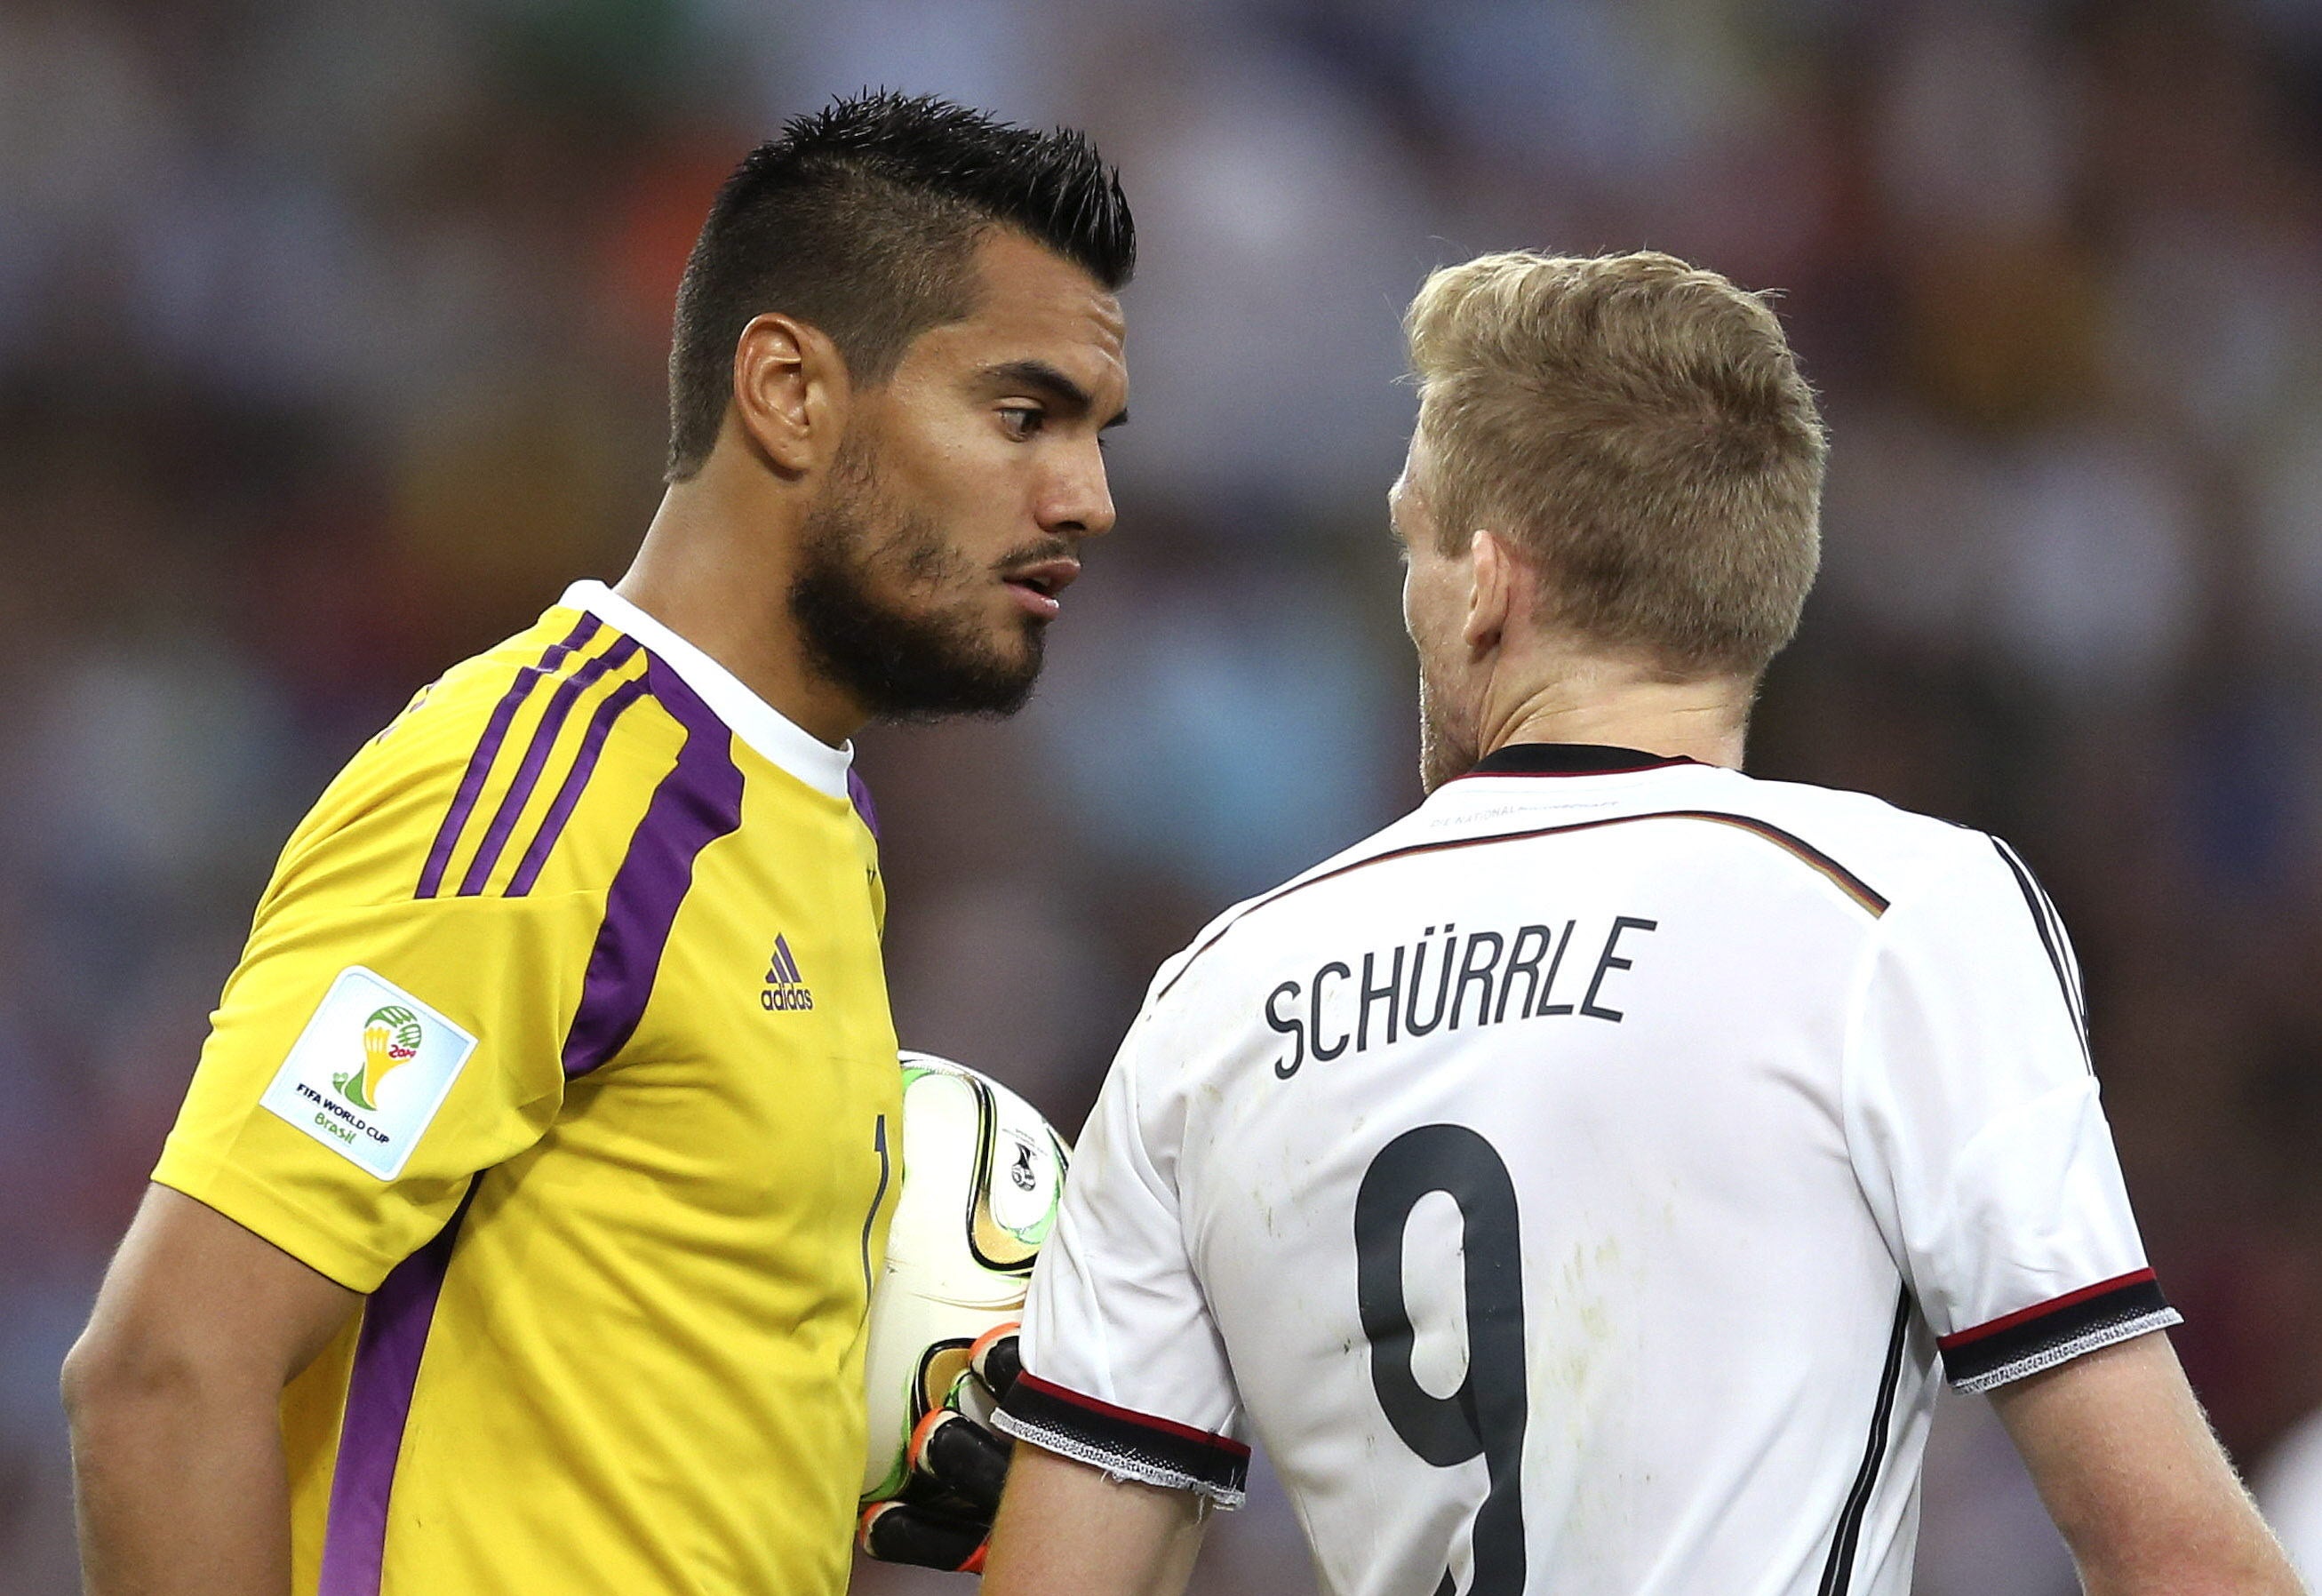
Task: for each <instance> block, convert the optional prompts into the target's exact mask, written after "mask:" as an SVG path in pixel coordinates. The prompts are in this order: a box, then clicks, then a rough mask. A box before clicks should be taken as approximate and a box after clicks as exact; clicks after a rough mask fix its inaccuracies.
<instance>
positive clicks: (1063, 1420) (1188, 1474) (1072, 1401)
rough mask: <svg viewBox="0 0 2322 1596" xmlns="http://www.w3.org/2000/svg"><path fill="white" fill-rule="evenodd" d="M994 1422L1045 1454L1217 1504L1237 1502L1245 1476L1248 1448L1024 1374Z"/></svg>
mask: <svg viewBox="0 0 2322 1596" xmlns="http://www.w3.org/2000/svg"><path fill="white" fill-rule="evenodd" d="M997 1422H998V1424H999V1427H1001V1429H1004V1430H1006V1431H1007V1432H1008V1433H1009V1434H1010V1435H1012V1436H1016V1437H1017V1438H1018V1439H1019V1440H1023V1441H1029V1442H1031V1443H1032V1444H1033V1445H1034V1446H1038V1447H1041V1448H1042V1449H1044V1450H1046V1451H1049V1452H1054V1453H1056V1454H1059V1455H1062V1456H1065V1457H1070V1458H1073V1459H1074V1460H1076V1461H1078V1462H1081V1463H1084V1464H1090V1465H1092V1467H1096V1468H1101V1469H1104V1470H1106V1471H1107V1472H1109V1473H1118V1474H1121V1475H1125V1476H1126V1477H1128V1478H1129V1479H1132V1480H1141V1481H1143V1482H1145V1483H1147V1484H1148V1485H1160V1486H1166V1487H1167V1488H1169V1489H1172V1490H1176V1491H1199V1492H1200V1493H1201V1494H1202V1495H1204V1496H1208V1497H1211V1498H1214V1499H1215V1500H1217V1502H1218V1503H1219V1505H1220V1506H1221V1507H1229V1508H1231V1507H1239V1506H1240V1505H1241V1500H1242V1494H1243V1491H1244V1489H1245V1487H1246V1485H1247V1483H1248V1478H1249V1448H1248V1446H1243V1445H1242V1444H1241V1443H1240V1442H1239V1441H1237V1440H1235V1439H1233V1438H1232V1437H1231V1436H1220V1435H1212V1434H1211V1433H1210V1432H1209V1431H1207V1430H1201V1429H1195V1428H1194V1427H1193V1426H1191V1425H1186V1424H1179V1423H1176V1422H1175V1420H1172V1419H1167V1418H1156V1417H1155V1416H1154V1415H1152V1414H1149V1413H1139V1412H1137V1411H1135V1410H1134V1409H1129V1408H1121V1407H1116V1406H1115V1405H1114V1404H1112V1403H1111V1402H1106V1401H1101V1400H1098V1399H1097V1398H1095V1397H1091V1396H1083V1394H1081V1393H1080V1392H1079V1391H1071V1390H1068V1389H1066V1388H1065V1387H1064V1386H1061V1385H1056V1384H1055V1383H1053V1382H1049V1381H1046V1380H1042V1379H1041V1378H1039V1376H1038V1375H1036V1374H1032V1373H1024V1374H1021V1375H1019V1376H1018V1377H1017V1381H1016V1383H1015V1385H1014V1386H1013V1387H1011V1388H1010V1391H1009V1392H1008V1398H1007V1400H1006V1401H1004V1402H1003V1403H1001V1409H1000V1413H999V1417H998V1420H997Z"/></svg>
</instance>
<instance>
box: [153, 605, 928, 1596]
mask: <svg viewBox="0 0 2322 1596" xmlns="http://www.w3.org/2000/svg"><path fill="white" fill-rule="evenodd" d="M850 760H851V755H850V753H849V752H848V751H846V750H843V749H833V748H830V747H828V746H827V745H826V744H824V743H819V742H818V741H816V740H815V739H814V738H812V737H810V736H809V735H808V734H806V733H805V732H804V731H802V730H801V729H800V728H799V727H798V726H796V725H792V724H791V722H789V721H787V720H785V719H784V718H782V716H780V715H778V714H776V713H775V712H774V711H773V710H772V708H771V707H769V706H767V705H766V704H765V703H764V702H763V700H761V699H759V698H756V697H755V696H754V695H753V694H752V693H750V691H749V690H748V689H746V688H745V687H744V686H743V685H742V684H741V683H740V682H739V681H737V680H736V679H735V678H734V677H732V676H731V675H729V674H728V673H727V671H725V670H722V669H721V668H720V667H718V665H717V664H716V663H715V662H714V661H711V660H709V659H708V657H707V656H706V655H704V654H702V653H701V652H699V651H698V650H696V649H694V648H692V647H690V645H688V644H687V643H685V642H684V641H683V640H682V639H681V638H679V637H677V636H676V635H674V634H672V633H671V632H670V631H669V630H668V629H667V628H666V627H664V626H662V625H659V624H658V623H656V622H655V621H654V619H653V618H652V617H651V616H647V615H645V614H644V613H643V612H642V611H640V610H638V609H637V608H636V607H635V606H633V605H631V604H629V603H627V602H626V601H625V600H624V599H622V598H621V597H618V596H617V595H616V594H614V593H613V592H611V591H610V590H609V589H608V588H604V587H603V586H601V585H599V584H596V583H584V584H582V585H580V587H576V588H573V589H572V590H571V592H569V593H567V594H566V595H565V597H564V600H563V602H562V605H561V606H559V607H557V608H555V609H553V610H551V611H549V612H548V614H547V615H546V616H544V617H543V618H542V620H541V622H540V624H539V625H537V626H535V628H534V629H533V630H531V631H529V632H526V633H525V634H522V635H520V636H517V637H516V638H513V639H511V640H510V641H508V642H507V643H504V644H502V645H500V646H499V647H498V648H496V649H494V650H492V651H491V652H489V653H486V654H483V655H480V656H479V657H477V658H475V659H472V660H470V661H467V662H465V663H464V664H462V665H460V666H459V667H457V668H455V669H454V670H452V671H451V672H450V673H449V674H447V675H446V676H444V677H443V679H442V680H441V681H439V682H438V683H436V684H435V685H434V687H433V688H431V689H427V690H426V691H425V692H423V693H422V694H421V695H420V696H419V698H417V699H416V700H415V701H414V702H413V705H412V707H410V708H409V709H407V711H405V713H404V714H403V716H401V717H400V718H399V719H398V720H397V721H396V723H395V724H394V725H391V726H389V728H388V730H387V731H386V732H384V733H382V734H380V735H379V738H378V739H377V740H375V741H374V742H373V743H371V744H370V746H369V747H367V748H365V749H364V750H363V751H362V752H361V753H360V754H358V755H357V756H356V758H355V760H354V761H353V762H352V764H351V765H349V767H348V768H347V769H346V771H344V772H343V774H342V775H341V776H340V777H339V779H338V780H336V781H335V782H334V784H333V785H332V787H331V788H330V789H329V790H328V791H327V792H326V793H325V794H324V796H323V798H322V799H321V801H320V802H319V803H318V804H317V805H316V806H315V810H314V812H313V813H312V814H311V815H310V816H308V817H307V818H306V822H305V823H304V824H303V825H301V826H300V827H299V829H298V831H297V833H296V834H294V835H293V836H292V838H291V839H290V843H289V844H288V848H287V849H286V850H285V851H284V853H283V855H282V860H281V862H280V864H279V866H278V868H277V870H276V872H275V876H274V880H273V881H272V883H271V885H270V886H269V888H268V889H267V892H266V896H265V898H264V899H263V900H262V901H261V904H260V906H259V909H258V916H257V922H256V926H255V927H254V929H253V931H252V933H251V940H250V944H249V947H248V949H247V951H246V952H245V953H244V956H243V959H242V964H241V966H240V967H239V968H238V969H237V970H236V971H234V974H233V979H232V980H230V981H229V982H228V984H227V986H226V989H225V994H224V998H223V999H222V1000H221V1002H220V1006H219V1008H218V1011H217V1013H216V1015H215V1017H214V1021H213V1029H212V1033H211V1035H210V1038H209V1042H208V1044H207V1045H206V1048H205V1049H204V1051H203V1053H202V1059H201V1064H200V1067H199V1069H198V1071H197V1072H196V1074H195V1077H194V1081H193V1085H192V1088H191V1090H190V1091H189V1092H188V1094H187V1099H186V1103H185V1107H184V1108H183V1110H182V1111H181V1113H180V1116H179V1117H178V1124H177V1127H176V1129H175V1130H174V1132H173V1133H172V1134H171V1135H170V1137H169V1144H168V1146H167V1148H166V1150H165V1151H164V1152H163V1154H162V1156H161V1162H160V1167H159V1168H158V1169H157V1170H156V1171H155V1172H154V1179H155V1180H157V1181H160V1183H162V1184H163V1185H166V1186H169V1187H172V1188H174V1189H176V1190H179V1191H182V1192H184V1193H186V1194H187V1196H190V1197H193V1198H195V1199H198V1200H200V1201H201V1202H204V1203H206V1204H208V1205H209V1206H210V1207H212V1208H215V1209H217V1210H218V1211H220V1212H222V1213H224V1214H225V1215H227V1216H228V1217H230V1218H233V1219H234V1220H236V1221H238V1222H239V1223H241V1224H242V1225H244V1226H246V1227H249V1228H250V1229H251V1230H253V1231H255V1232H257V1233H258V1234H259V1235H261V1236H264V1237H265V1238H266V1239H267V1240H269V1241H270V1242H272V1243H274V1244H275V1245H278V1246H279V1247H281V1248H282V1249H283V1250H284V1251H286V1252H288V1253H289V1254H292V1255H294V1256H296V1257H297V1258H299V1259H301V1260H303V1261H304V1262H305V1263H307V1264H309V1265H311V1266H312V1267H314V1268H315V1269H316V1270H319V1271H320V1272H323V1273H324V1274H326V1275H328V1276H330V1277H331V1278H332V1279H334V1280H335V1281H340V1282H341V1283H343V1284H344V1285H346V1286H349V1287H351V1288H352V1289H353V1290H358V1291H362V1292H366V1293H368V1294H369V1297H368V1300H367V1302H366V1303H365V1305H364V1308H363V1310H362V1312H361V1314H360V1315H359V1316H357V1318H356V1320H355V1322H353V1323H352V1324H351V1325H350V1326H349V1327H348V1328H347V1330H346V1331H345V1333H344V1334H343V1335H342V1336H340V1337H339V1338H338V1340H337V1341H336V1342H335V1343H334V1345H333V1346H332V1347H331V1348H330V1349H329V1350H328V1351H327V1352H325V1354H323V1355H322V1356H321V1357H320V1358H319V1359H317V1360H316V1362H315V1364H314V1365H313V1366H312V1367H311V1368H309V1369H307V1370H306V1372H305V1373H303V1374H301V1375H300V1376H299V1377H298V1378H297V1380H296V1381H295V1382H293V1383H292V1385H291V1386H290V1388H289V1390H288V1391H287V1392H286V1393H285V1397H284V1401H283V1407H282V1424H283V1435H284V1438H285V1444H286V1446H287V1448H288V1458H289V1466H290V1474H291V1492H292V1510H293V1521H294V1531H293V1550H294V1555H295V1564H296V1571H297V1578H296V1582H295V1589H296V1591H298V1592H299V1593H300V1596H310V1593H311V1596H485V1593H487V1592H489V1593H494V1596H499V1593H509V1596H514V1593H519V1592H520V1593H522V1596H578V1593H595V1592H604V1593H606V1596H612V1593H615V1592H617V1593H619V1596H660V1593H662V1592H671V1593H675V1592H685V1593H687V1596H694V1593H697V1592H699V1593H708V1592H718V1593H727V1592H736V1593H739V1592H747V1593H749V1596H774V1593H777V1592H781V1593H785V1596H787V1593H790V1592H833V1593H836V1592H837V1591H842V1590H843V1589H844V1588H845V1586H846V1572H847V1567H848V1563H849V1540H850V1530H851V1528H852V1524H853V1518H854V1510H855V1492H856V1491H857V1489H858V1488H859V1485H860V1476H861V1473H862V1466H861V1464H862V1456H863V1446H864V1435H863V1429H864V1411H863V1371H862V1363H863V1342H864V1318H865V1311H866V1305H867V1300H868V1293H869V1281H871V1280H872V1279H873V1278H874V1272H875V1271H876V1269H877V1267H878V1265H879V1263H880V1262H881V1259H882V1255H883V1252H884V1248H885V1244H886V1224H887V1216H888V1212H889V1209H890V1208H891V1206H892V1202H891V1199H892V1194H893V1191H894V1188H895V1184H896V1180H895V1177H896V1175H897V1174H898V1171H897V1169H896V1167H895V1155H896V1147H897V1137H896V1126H897V1114H898V1112H899V1109H900V1087H901V1075H900V1071H899V1070H898V1068H897V1066H896V1058H895V1036H894V1030H893V1026H892V1023H891V1020H890V1018H889V1015H888V1009H887V999H886V988H885V984H884V980H883V977H882V971H881V966H880V956H879V935H880V930H881V926H882V919H883V916H884V911H885V900H884V894H883V889H882V884H881V882H880V879H879V867H878V856H877V852H876V844H875V842H874V840H873V834H872V832H871V829H870V825H869V821H868V810H867V801H865V800H864V799H863V798H862V793H861V789H860V787H859V785H857V784H856V783H855V778H854V776H853V774H852V771H851V769H850Z"/></svg>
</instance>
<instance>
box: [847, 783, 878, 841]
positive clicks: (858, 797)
mask: <svg viewBox="0 0 2322 1596" xmlns="http://www.w3.org/2000/svg"><path fill="white" fill-rule="evenodd" d="M846 796H847V797H848V798H853V799H854V800H855V813H856V814H857V815H860V816H863V824H864V825H867V826H869V827H870V828H871V834H872V835H873V836H874V837H875V836H877V835H878V834H879V810H878V808H877V807H876V806H875V805H873V803H872V802H871V784H870V783H869V782H867V781H865V780H863V772H861V771H857V770H856V769H855V767H854V766H853V765H849V766H847V767H846Z"/></svg>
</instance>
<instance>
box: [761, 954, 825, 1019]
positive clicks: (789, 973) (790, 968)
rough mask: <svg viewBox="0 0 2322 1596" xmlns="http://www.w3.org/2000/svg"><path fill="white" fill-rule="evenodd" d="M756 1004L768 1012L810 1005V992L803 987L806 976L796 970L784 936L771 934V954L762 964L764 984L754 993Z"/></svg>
mask: <svg viewBox="0 0 2322 1596" xmlns="http://www.w3.org/2000/svg"><path fill="white" fill-rule="evenodd" d="M758 1007H759V1008H763V1009H764V1010H766V1012H767V1013H769V1014H778V1013H782V1012H783V1011H784V1010H789V1009H806V1008H813V1007H814V994H813V992H811V991H809V990H808V989H807V984H806V977H805V976H803V975H800V973H799V967H798V960H797V958H796V957H795V956H794V955H792V953H791V944H790V939H789V938H788V937H786V936H777V937H775V938H774V956H773V958H772V960H771V961H770V962H768V964H767V966H766V984H765V987H764V989H763V990H761V991H760V992H759V993H758Z"/></svg>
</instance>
